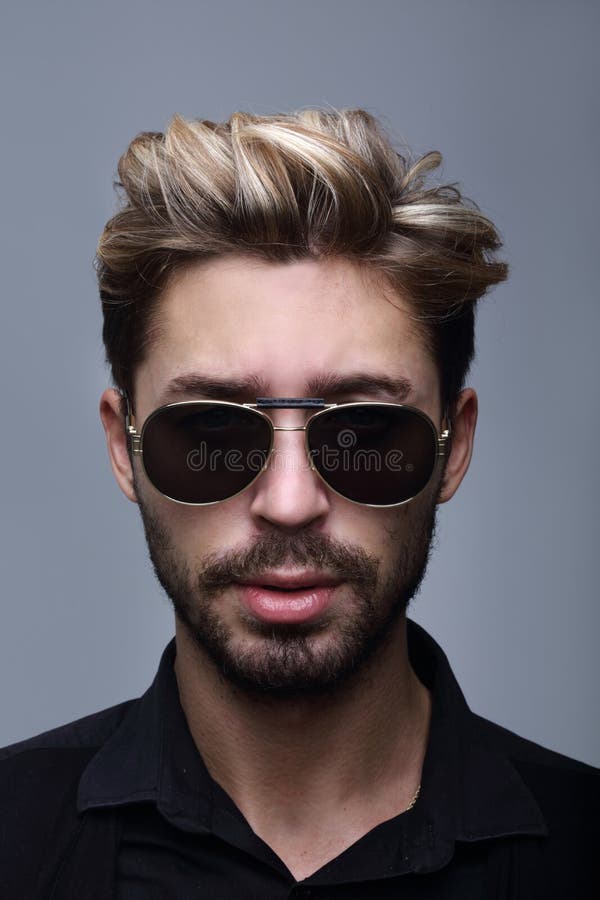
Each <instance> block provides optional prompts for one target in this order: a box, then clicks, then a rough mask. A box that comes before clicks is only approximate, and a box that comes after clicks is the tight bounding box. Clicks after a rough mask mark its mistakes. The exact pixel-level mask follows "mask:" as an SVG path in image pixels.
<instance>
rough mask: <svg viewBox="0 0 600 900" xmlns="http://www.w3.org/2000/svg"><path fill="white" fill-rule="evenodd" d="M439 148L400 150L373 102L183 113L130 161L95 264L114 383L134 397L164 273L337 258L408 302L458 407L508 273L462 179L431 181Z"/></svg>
mask: <svg viewBox="0 0 600 900" xmlns="http://www.w3.org/2000/svg"><path fill="white" fill-rule="evenodd" d="M441 159H442V157H441V155H440V153H438V152H430V153H427V154H425V155H424V156H422V157H421V158H419V159H415V158H413V157H412V156H411V154H410V152H408V151H407V152H406V153H405V155H401V154H399V153H397V152H396V150H395V149H394V147H393V146H392V144H391V142H390V140H389V139H388V137H387V136H386V135H385V134H384V132H383V130H382V129H381V126H380V125H379V123H378V122H377V121H376V120H375V119H374V118H373V117H372V116H371V115H369V114H368V113H367V112H365V111H364V110H342V111H337V112H336V111H321V110H315V109H310V110H303V111H301V112H299V113H296V114H287V115H276V116H254V115H249V114H245V113H235V114H234V115H233V116H231V118H230V119H229V121H228V122H224V123H215V122H209V121H196V120H186V119H183V118H182V117H180V116H176V117H175V118H174V119H173V120H172V122H171V123H170V125H169V128H168V129H167V130H166V131H165V133H164V134H162V133H156V132H145V133H142V134H140V135H138V136H137V137H136V138H135V139H134V140H133V141H132V143H131V144H130V146H129V148H128V149H127V151H126V152H125V154H124V155H123V156H122V157H121V160H120V162H119V168H118V171H119V182H118V186H119V187H120V189H121V192H122V205H121V208H120V210H119V211H118V212H117V214H116V215H115V216H114V217H113V218H112V219H111V220H110V221H109V222H108V223H107V225H106V227H105V229H104V232H103V234H102V236H101V239H100V242H99V245H98V252H97V258H96V270H97V275H98V282H99V287H100V297H101V301H102V308H103V314H104V327H103V339H104V343H105V347H106V355H107V360H108V362H109V364H110V366H111V370H112V375H113V379H114V382H115V384H116V385H117V387H119V388H120V389H121V390H124V391H127V392H129V393H131V391H132V381H133V374H134V372H135V369H136V366H137V365H138V364H139V363H140V362H141V360H142V359H143V356H144V353H145V352H146V349H147V347H148V345H149V343H150V342H151V339H152V325H153V321H154V316H155V313H156V311H157V309H158V300H159V298H160V294H161V291H162V290H163V289H164V287H165V285H166V283H167V280H168V279H169V277H171V276H172V275H173V274H174V273H176V272H177V271H179V270H180V269H181V268H182V267H185V266H187V265H189V264H191V263H197V262H199V261H201V260H203V259H209V258H211V257H214V256H217V255H223V254H231V253H238V254H239V253H243V254H249V253H250V254H256V255H259V256H261V257H262V258H264V259H268V260H273V261H278V262H282V261H291V260H296V259H302V258H307V257H314V258H319V257H326V256H329V255H339V256H342V257H346V258H348V259H352V260H355V261H357V262H360V263H362V264H365V265H367V266H369V267H370V268H371V269H372V270H375V271H376V272H378V273H380V275H381V276H382V277H383V278H384V279H385V280H386V281H387V282H388V283H389V284H390V285H391V287H393V288H394V289H395V290H397V291H399V292H400V293H401V294H402V295H403V296H404V297H405V298H406V299H407V300H408V301H409V302H410V304H411V306H412V309H413V315H414V319H415V321H416V323H417V324H418V326H419V329H420V332H421V333H422V334H423V335H424V337H425V340H426V342H427V346H428V348H429V350H430V352H431V353H432V356H433V358H434V359H435V361H436V362H437V365H438V368H439V372H440V381H441V389H442V401H443V403H444V405H446V406H449V407H451V406H452V404H453V402H454V400H455V398H456V395H457V394H458V391H459V390H460V388H461V387H462V385H463V383H464V378H465V376H466V373H467V371H468V368H469V365H470V363H471V360H472V358H473V347H474V344H473V322H474V306H475V302H476V300H477V299H478V298H480V297H481V296H482V295H483V294H484V293H485V292H486V290H488V288H490V287H491V286H493V285H494V284H497V283H498V282H500V281H503V280H504V279H505V278H506V276H507V271H508V267H507V265H506V263H505V262H502V261H499V260H497V259H496V258H495V254H496V251H498V250H499V249H500V247H501V246H502V245H501V240H500V237H499V235H498V232H497V230H496V228H495V226H494V225H493V223H492V222H491V221H490V220H489V219H488V218H486V216H484V215H483V214H482V213H481V211H480V210H479V208H478V207H477V205H476V204H475V203H473V202H472V201H471V200H468V199H467V198H465V197H464V196H462V195H461V192H460V191H459V189H458V188H457V187H456V186H455V185H453V184H445V185H440V184H429V183H428V176H429V174H430V173H431V171H432V170H434V169H436V168H437V167H438V165H439V164H440V162H441Z"/></svg>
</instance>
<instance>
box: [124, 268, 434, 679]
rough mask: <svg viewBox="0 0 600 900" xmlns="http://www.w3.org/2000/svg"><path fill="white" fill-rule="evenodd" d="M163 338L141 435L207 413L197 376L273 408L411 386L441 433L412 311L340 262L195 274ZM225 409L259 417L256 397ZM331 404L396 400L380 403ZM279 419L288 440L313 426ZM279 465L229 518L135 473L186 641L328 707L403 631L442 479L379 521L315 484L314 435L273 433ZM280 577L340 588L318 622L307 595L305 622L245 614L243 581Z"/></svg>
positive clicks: (181, 289) (141, 411)
mask: <svg viewBox="0 0 600 900" xmlns="http://www.w3.org/2000/svg"><path fill="white" fill-rule="evenodd" d="M390 300H391V302H389V301H390ZM155 338H156V340H155V343H154V344H153V346H152V348H151V349H150V350H149V352H148V354H147V358H146V359H145V361H144V362H143V363H142V364H141V365H140V367H139V369H138V371H137V373H136V381H135V414H136V422H137V425H138V430H139V428H140V427H141V425H142V423H143V422H144V420H145V418H146V417H147V416H148V415H149V414H150V413H151V412H152V411H153V410H154V409H156V408H157V407H158V406H161V405H163V404H165V403H168V402H174V401H181V400H193V399H196V400H197V399H203V396H202V394H201V393H195V392H191V391H190V390H189V389H187V390H186V389H183V390H182V389H181V387H178V388H176V389H173V387H172V386H171V387H170V385H172V382H173V381H174V379H181V378H182V377H184V376H189V375H194V374H201V375H203V376H210V377H212V378H219V379H228V380H231V379H236V380H237V379H244V378H247V377H248V376H249V375H253V376H256V377H258V378H259V379H260V380H261V381H262V382H264V390H263V395H266V396H273V397H303V396H307V390H306V385H307V383H308V382H309V381H310V380H311V379H314V378H315V377H316V376H318V375H322V374H323V373H334V374H336V375H340V376H347V375H351V374H354V373H361V374H364V373H369V374H370V375H375V376H388V377H390V376H391V377H392V378H405V379H408V380H409V381H410V383H411V385H412V388H411V391H410V394H409V395H408V396H407V397H406V398H405V402H406V403H408V404H411V405H413V406H416V407H418V408H419V409H421V410H423V411H424V412H426V413H427V414H428V415H429V416H430V417H431V419H432V420H433V421H434V423H435V424H436V427H439V426H440V421H441V410H440V405H439V384H438V378H437V373H436V369H435V366H434V363H433V361H432V360H431V359H430V358H429V356H428V355H427V354H426V353H425V351H424V348H423V345H422V343H421V340H420V339H419V337H418V334H417V331H416V329H415V327H414V323H413V322H412V321H411V318H410V312H409V308H408V306H407V305H406V303H404V302H403V301H402V299H401V298H399V297H398V296H397V295H393V294H392V292H391V291H390V290H389V289H388V290H387V291H386V292H385V293H384V288H383V287H382V285H381V284H380V283H378V282H377V281H376V280H375V279H374V278H373V277H372V276H371V275H369V274H368V273H365V271H364V270H360V269H359V268H358V267H356V266H354V265H353V264H351V263H349V262H347V261H344V260H340V259H337V260H329V261H319V262H315V261H302V262H294V263H285V264H275V263H267V262H262V261H257V260H249V259H247V258H243V257H229V258H223V259H220V260H217V261H211V262H209V263H204V264H201V265H198V266H195V267H193V268H190V269H189V270H187V271H186V272H185V273H183V274H182V275H180V276H178V277H177V278H176V279H175V280H174V281H173V282H172V284H171V286H170V287H169V289H168V290H167V291H166V293H165V295H164V297H163V298H162V300H161V314H160V319H159V327H158V330H157V333H156V335H155ZM222 399H228V400H232V401H237V402H254V401H255V399H256V395H255V394H254V396H253V395H244V396H241V395H232V396H228V397H227V398H222ZM325 400H326V401H327V402H344V401H352V400H387V401H396V400H398V397H397V396H393V395H390V394H389V393H383V392H379V391H378V392H374V391H373V390H370V391H369V392H353V393H351V394H342V395H335V396H334V395H330V396H326V397H325ZM269 412H270V414H271V416H272V418H273V421H274V423H275V424H276V425H286V426H289V425H302V424H304V422H305V419H306V415H307V413H306V411H304V410H301V409H286V410H281V409H280V410H270V411H269ZM274 452H275V458H272V459H271V462H270V465H269V467H268V468H267V470H266V471H265V472H263V473H262V474H261V475H260V477H259V478H258V479H257V480H256V481H255V482H254V483H253V484H252V485H251V486H250V487H249V488H248V489H247V490H246V491H244V492H243V493H241V494H239V495H237V496H235V497H233V498H231V499H229V500H226V501H224V502H222V503H217V504H215V505H211V506H204V507H191V506H183V505H180V504H176V503H174V502H173V501H170V500H168V499H167V498H165V497H163V496H162V495H161V494H159V493H158V492H157V491H156V490H155V489H154V488H153V486H152V485H151V484H150V483H149V481H148V479H147V477H146V476H145V474H144V472H143V470H142V468H141V465H140V463H139V460H137V459H136V461H135V466H134V486H135V492H136V495H137V500H138V502H139V504H140V509H141V513H142V518H143V522H144V526H145V530H146V536H147V540H148V546H149V551H150V555H151V559H152V562H153V564H154V567H155V570H156V573H157V576H158V578H159V580H160V582H161V584H162V585H163V587H164V589H165V590H166V592H167V593H168V595H169V596H170V598H171V600H172V602H173V605H174V608H175V612H176V615H177V618H178V620H179V622H178V627H181V628H184V629H186V630H187V631H188V633H189V635H190V636H191V637H192V638H193V640H194V642H195V644H196V645H197V647H199V648H200V650H201V652H202V653H203V654H205V655H206V656H207V658H209V659H210V660H212V661H213V662H214V663H215V664H216V665H217V667H218V668H219V670H220V671H221V672H222V673H223V674H224V675H225V676H226V677H227V678H228V679H230V681H231V682H233V683H235V684H236V685H237V686H238V687H240V688H243V689H245V690H247V691H262V692H268V693H271V694H272V695H280V696H291V695H297V694H298V695H299V694H310V693H312V694H318V693H323V692H325V691H329V690H331V689H332V687H333V686H334V685H335V686H336V687H337V686H339V685H341V683H342V682H343V681H344V680H346V681H347V680H348V679H349V678H350V676H351V675H352V673H355V672H357V671H360V670H361V669H362V668H363V667H364V665H365V664H366V663H367V661H368V660H369V659H372V658H373V657H374V654H375V652H376V651H377V649H378V648H380V647H382V645H383V644H384V643H385V640H386V636H389V634H390V633H391V632H392V631H393V626H394V625H395V624H397V623H398V622H399V621H401V619H402V616H403V614H404V612H405V609H406V605H407V603H408V601H409V600H410V598H411V596H412V595H413V594H414V592H415V591H416V590H417V588H418V586H419V583H420V580H421V578H422V576H423V574H424V571H425V566H426V562H427V557H428V552H429V548H430V544H431V538H432V535H433V531H434V523H435V511H436V499H437V494H438V490H439V486H440V480H441V475H442V473H441V471H440V470H436V473H435V474H434V477H433V479H432V481H431V482H430V484H429V485H428V487H427V488H426V489H425V490H424V491H423V492H422V493H421V494H420V495H418V496H417V497H416V498H415V499H413V500H412V501H410V502H409V503H407V504H405V505H403V506H400V507H396V508H387V509H386V508H379V509H377V508H371V507H367V506H361V505H358V504H355V503H352V502H350V501H349V500H346V499H344V498H343V497H340V496H338V495H336V494H335V493H334V492H333V491H331V490H330V489H329V488H328V487H327V486H326V485H325V484H324V483H323V482H322V481H321V480H320V479H319V478H318V476H317V475H316V474H315V473H314V472H312V471H311V470H310V468H309V467H308V464H307V459H306V455H305V449H304V435H303V432H301V431H290V432H276V436H275V451H274ZM272 573H278V574H282V573H283V574H287V575H289V574H294V573H296V574H297V573H304V574H306V573H310V574H312V575H314V576H315V579H318V576H319V575H327V576H329V577H330V580H332V581H333V582H335V583H334V584H333V585H332V586H330V588H329V589H328V591H327V592H326V595H325V599H324V600H323V602H322V603H321V604H320V605H319V607H318V612H316V613H315V610H314V606H313V607H311V606H310V604H308V606H307V608H308V609H309V612H308V613H307V614H306V615H305V614H304V613H303V612H302V611H301V610H302V608H303V607H302V598H301V596H300V595H299V604H297V609H298V610H300V612H298V611H296V612H295V613H294V612H293V611H292V613H291V614H290V609H289V604H288V605H287V613H284V612H282V613H281V615H278V613H277V604H276V603H274V604H272V606H271V609H270V612H268V613H267V612H264V614H261V612H260V610H261V608H262V609H264V610H266V608H267V606H266V605H265V604H264V603H263V606H262V607H261V605H260V603H259V604H258V606H257V605H256V603H253V602H252V601H251V600H249V599H248V597H249V590H248V588H247V587H244V586H243V582H245V581H246V582H247V581H248V580H253V581H256V580H258V581H260V579H261V576H263V575H264V576H265V578H264V582H263V583H265V584H268V583H269V578H268V575H269V574H272ZM305 593H306V590H305ZM267 605H268V604H267ZM257 610H258V611H257ZM310 610H312V612H310Z"/></svg>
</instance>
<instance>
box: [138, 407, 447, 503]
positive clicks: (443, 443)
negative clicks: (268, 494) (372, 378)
mask: <svg viewBox="0 0 600 900" xmlns="http://www.w3.org/2000/svg"><path fill="white" fill-rule="evenodd" d="M124 399H125V404H126V414H125V431H126V433H127V438H128V440H129V443H130V447H131V452H132V453H133V454H136V455H139V456H140V457H141V462H142V466H143V468H144V472H145V474H146V477H147V478H148V480H149V481H150V483H151V484H152V486H153V487H154V488H155V490H157V491H158V492H159V493H160V494H162V495H163V497H166V498H167V499H168V500H172V501H173V502H174V503H180V504H181V505H182V506H214V504H215V503H224V502H225V501H226V500H231V499H232V498H233V497H237V496H238V494H241V493H243V492H244V491H246V490H247V489H248V488H249V487H251V485H253V484H254V482H255V481H256V479H257V478H260V476H261V475H262V474H263V472H264V471H266V469H267V467H268V465H269V460H270V458H271V455H272V453H273V450H274V445H275V432H276V431H304V446H305V450H306V455H307V457H308V463H309V467H310V469H311V470H312V471H313V472H315V473H316V474H317V475H318V476H319V478H320V479H321V481H322V482H323V483H324V484H325V485H326V486H327V487H328V488H329V490H330V491H333V493H334V494H337V495H338V497H343V498H344V500H348V502H350V503H356V504H357V505H358V506H369V507H372V508H374V509H389V508H390V507H393V506H403V505H404V504H405V503H410V501H411V500H414V498H415V497H417V496H418V494H420V493H421V491H423V490H425V487H426V486H427V484H429V481H430V480H431V476H432V475H433V472H434V471H435V466H436V464H437V461H438V460H439V459H440V458H443V457H445V455H446V449H447V444H448V439H449V437H450V420H449V418H448V415H447V413H446V414H444V417H443V420H442V421H445V422H446V423H447V424H448V427H447V428H445V429H444V430H443V431H442V432H441V434H438V431H437V428H436V426H435V424H434V423H433V421H432V420H431V419H430V418H429V416H428V415H427V413H425V412H423V410H421V409H418V408H417V407H416V406H409V405H408V404H406V403H389V402H387V401H379V400H357V401H355V402H352V403H325V401H324V400H323V399H321V398H320V397H257V398H256V403H233V402H231V401H229V400H182V401H179V402H176V403H166V404H164V405H163V406H159V407H158V408H157V409H155V410H153V412H151V413H150V414H149V416H148V417H147V418H146V420H145V421H144V424H143V425H142V430H141V431H139V432H138V431H137V429H136V427H135V420H134V413H133V410H132V406H131V403H130V401H129V397H127V396H126V395H125V397H124ZM215 405H217V406H234V407H236V409H240V408H241V409H251V410H252V411H253V412H255V413H256V414H257V415H259V416H260V417H261V418H262V419H264V420H265V421H266V422H267V424H268V426H269V428H270V431H271V441H270V445H269V450H268V453H267V457H266V460H265V464H264V466H263V467H262V468H261V469H260V470H259V471H258V472H257V473H256V475H255V476H254V478H253V479H252V480H251V481H249V482H248V484H246V485H244V487H243V488H241V489H240V490H239V491H236V492H235V494H231V495H230V496H229V497H224V498H223V499H222V500H208V501H206V502H203V503H192V502H190V501H187V500H177V499H176V498H175V497H170V496H169V495H168V494H164V493H163V491H160V490H159V489H158V488H157V487H156V485H154V483H153V482H152V479H151V478H150V476H149V475H148V473H147V472H146V467H145V465H144V447H143V442H144V431H145V429H146V426H147V424H148V422H150V420H151V419H153V418H154V417H155V416H157V415H158V414H159V413H161V412H163V410H165V409H172V408H174V407H182V406H187V407H193V406H215ZM353 406H393V407H394V408H395V409H407V410H410V411H411V412H414V413H416V414H417V415H418V416H420V418H422V419H424V420H425V421H426V422H427V423H428V425H429V426H430V428H431V430H432V432H433V435H434V438H435V440H436V442H437V453H436V459H435V462H434V466H433V469H432V472H431V475H430V477H429V479H428V481H427V482H426V484H425V485H424V486H423V487H422V488H421V491H418V492H417V493H416V494H413V496H412V497H408V498H407V499H406V500H400V502H398V503H385V504H383V503H363V502H362V501H360V500H353V499H352V498H351V497H346V495H345V494H341V493H340V492H339V491H337V490H336V489H335V488H334V487H332V486H331V485H330V484H329V482H328V481H327V479H326V478H325V477H324V476H323V475H322V474H321V472H319V470H318V469H317V468H316V466H315V465H314V464H313V461H312V455H311V449H310V447H309V446H308V426H309V425H310V424H311V422H313V421H314V420H315V419H317V418H319V417H320V416H322V415H324V414H325V413H327V412H328V411H329V410H331V409H349V408H350V407H353ZM264 409H314V410H316V411H315V412H313V414H312V415H310V416H309V417H308V419H307V420H306V422H305V423H304V425H289V426H288V425H274V424H273V421H272V419H271V417H270V416H269V415H267V414H266V413H265V412H263V411H262V410H264Z"/></svg>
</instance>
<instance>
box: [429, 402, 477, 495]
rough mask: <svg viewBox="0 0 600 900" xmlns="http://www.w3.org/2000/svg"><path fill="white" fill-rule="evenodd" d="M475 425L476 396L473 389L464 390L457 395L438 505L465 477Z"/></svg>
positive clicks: (453, 492)
mask: <svg viewBox="0 0 600 900" xmlns="http://www.w3.org/2000/svg"><path fill="white" fill-rule="evenodd" d="M476 424H477V394H476V393H475V391H474V390H473V388H465V389H464V390H463V391H461V392H460V394H459V395H458V401H457V404H456V413H455V416H454V419H453V420H452V436H451V440H452V444H451V448H450V456H449V458H448V460H447V462H446V468H445V470H444V477H443V480H442V485H441V487H440V492H439V494H438V500H437V502H438V503H446V502H447V501H448V500H450V498H451V497H453V496H454V494H455V493H456V491H457V490H458V486H459V484H460V483H461V481H462V480H463V478H464V477H465V475H466V472H467V469H468V468H469V463H470V462H471V456H472V454H473V440H474V438H475V425H476Z"/></svg>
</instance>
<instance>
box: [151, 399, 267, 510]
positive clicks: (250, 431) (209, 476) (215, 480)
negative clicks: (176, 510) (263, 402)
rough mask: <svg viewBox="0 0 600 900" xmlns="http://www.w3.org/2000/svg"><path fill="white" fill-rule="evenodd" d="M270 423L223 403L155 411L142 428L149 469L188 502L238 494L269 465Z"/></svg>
mask: <svg viewBox="0 0 600 900" xmlns="http://www.w3.org/2000/svg"><path fill="white" fill-rule="evenodd" d="M270 443H271V430H270V428H269V424H268V422H267V421H266V420H265V419H264V418H263V417H262V416H261V415H260V414H259V413H256V412H253V411H252V410H250V409H244V408H242V407H237V406H228V405H227V404H224V403H209V402H206V403H181V404H179V403H178V404H175V405H173V406H166V407H163V408H162V409H159V410H157V411H156V412H154V413H152V415H151V416H149V418H148V419H147V421H146V423H145V425H144V428H143V430H142V452H143V460H144V468H145V470H146V474H147V475H148V478H149V479H150V481H151V482H152V484H153V485H154V487H155V488H157V489H158V490H159V491H161V493H163V494H166V496H167V497H171V498H172V499H173V500H180V501H182V502H184V503H215V502H216V501H217V500H226V499H227V498H228V497H232V496H233V495H234V494H237V493H238V492H239V491H241V490H242V489H243V488H245V487H247V486H248V485H249V484H250V482H251V481H252V480H253V479H254V478H255V477H256V476H257V475H258V473H259V472H260V470H261V469H262V467H263V466H264V464H265V462H266V460H267V457H268V453H269V448H270Z"/></svg>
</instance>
